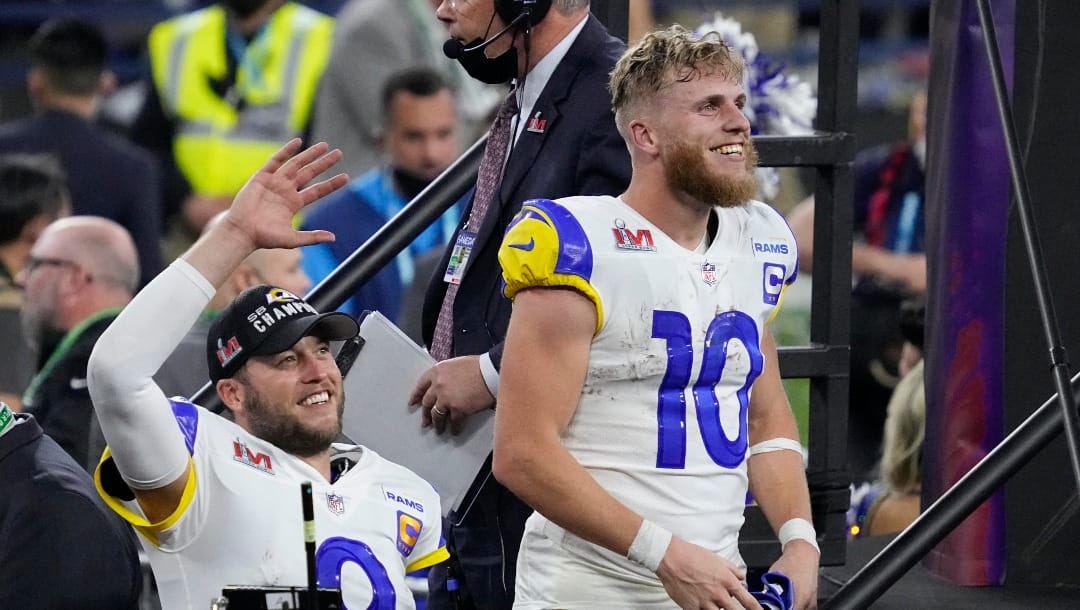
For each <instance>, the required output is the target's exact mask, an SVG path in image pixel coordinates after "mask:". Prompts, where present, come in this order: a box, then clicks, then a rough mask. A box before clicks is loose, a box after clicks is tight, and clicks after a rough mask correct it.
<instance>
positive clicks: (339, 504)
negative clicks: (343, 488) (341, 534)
mask: <svg viewBox="0 0 1080 610" xmlns="http://www.w3.org/2000/svg"><path fill="white" fill-rule="evenodd" d="M326 506H327V507H328V508H329V509H330V512H332V513H334V514H335V515H340V514H343V513H344V512H345V498H342V497H341V496H339V495H337V494H336V493H333V492H331V493H328V494H326Z"/></svg>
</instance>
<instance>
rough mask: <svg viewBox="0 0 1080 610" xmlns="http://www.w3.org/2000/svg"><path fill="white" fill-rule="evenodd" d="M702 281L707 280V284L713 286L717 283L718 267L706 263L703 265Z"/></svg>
mask: <svg viewBox="0 0 1080 610" xmlns="http://www.w3.org/2000/svg"><path fill="white" fill-rule="evenodd" d="M701 279H703V280H705V283H706V284H708V285H710V286H712V285H713V284H715V283H716V265H714V264H712V263H709V262H705V263H702V264H701Z"/></svg>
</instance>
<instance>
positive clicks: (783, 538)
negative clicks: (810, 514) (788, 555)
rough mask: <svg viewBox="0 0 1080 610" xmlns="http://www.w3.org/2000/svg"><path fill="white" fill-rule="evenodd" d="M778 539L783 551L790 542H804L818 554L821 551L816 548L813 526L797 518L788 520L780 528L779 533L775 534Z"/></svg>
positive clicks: (815, 535)
mask: <svg viewBox="0 0 1080 610" xmlns="http://www.w3.org/2000/svg"><path fill="white" fill-rule="evenodd" d="M777 537H778V538H779V539H780V549H781V550H783V548H784V547H785V546H787V543H789V542H791V541H792V540H805V541H807V542H809V543H810V545H811V546H813V547H814V550H816V551H817V552H818V553H820V552H821V549H820V548H818V543H817V532H816V531H814V524H813V523H810V522H809V521H807V520H806V519H800V518H798V517H796V518H794V519H788V520H787V521H786V522H785V523H784V524H783V525H781V526H780V532H779V534H777Z"/></svg>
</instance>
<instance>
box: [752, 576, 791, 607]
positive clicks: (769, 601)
mask: <svg viewBox="0 0 1080 610" xmlns="http://www.w3.org/2000/svg"><path fill="white" fill-rule="evenodd" d="M761 582H762V584H763V585H765V586H764V588H763V589H762V590H761V591H753V592H751V593H750V594H751V595H753V596H754V599H756V600H757V601H758V603H759V604H761V607H762V608H765V610H791V609H792V608H794V607H795V591H794V589H793V587H792V586H791V579H790V578H788V577H787V576H784V575H783V574H781V573H780V572H766V573H765V574H762V575H761Z"/></svg>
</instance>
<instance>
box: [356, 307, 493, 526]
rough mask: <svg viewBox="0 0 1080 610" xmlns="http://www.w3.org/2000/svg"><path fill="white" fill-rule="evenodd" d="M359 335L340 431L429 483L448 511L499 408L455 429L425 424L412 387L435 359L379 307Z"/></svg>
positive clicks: (478, 458)
mask: <svg viewBox="0 0 1080 610" xmlns="http://www.w3.org/2000/svg"><path fill="white" fill-rule="evenodd" d="M360 337H361V338H362V339H363V345H362V346H361V348H360V351H359V353H358V354H356V357H355V361H354V362H353V363H352V365H351V367H350V368H349V370H348V373H347V374H346V376H345V401H346V403H345V414H344V417H343V422H342V428H343V431H344V433H345V435H346V436H348V437H349V438H350V439H352V440H353V442H356V443H358V444H361V445H364V446H365V447H369V448H371V449H373V450H374V451H375V452H376V453H378V454H379V455H381V456H383V457H384V458H386V459H388V460H390V461H392V462H396V463H398V464H401V465H402V466H405V467H406V468H408V469H410V470H412V471H413V472H415V473H416V474H418V475H420V476H421V477H423V478H424V479H426V480H427V481H428V482H429V483H431V484H432V485H433V486H434V487H435V489H436V491H438V493H439V499H440V500H441V502H442V512H443V515H446V514H447V513H448V512H449V511H450V510H451V509H456V508H457V507H458V505H459V504H460V503H461V500H462V499H463V498H464V496H465V493H466V492H467V491H468V490H469V487H470V486H471V485H472V482H473V479H474V478H475V477H476V474H477V473H478V472H479V471H480V468H481V467H482V466H483V465H484V461H485V460H487V457H488V455H489V454H490V453H491V448H492V443H493V440H494V434H495V417H494V415H495V413H494V412H493V411H484V412H482V413H477V414H476V415H473V416H471V417H469V418H468V419H467V420H466V422H465V425H464V426H463V429H462V430H461V432H459V433H458V434H450V432H444V433H443V434H436V433H435V431H434V430H433V429H432V428H422V427H421V426H420V409H419V407H412V406H409V404H408V399H409V393H410V392H411V391H412V389H413V388H414V387H415V386H416V381H417V380H418V379H419V378H420V375H422V374H423V373H424V371H426V370H428V369H429V368H431V366H433V365H434V364H435V360H434V359H433V358H432V357H431V355H429V354H428V352H427V350H425V349H424V348H422V347H420V346H419V345H417V344H416V343H414V342H413V341H412V339H410V338H409V337H408V335H406V334H405V333H404V332H402V330H401V329H400V328H398V327H397V326H395V325H394V323H393V322H390V321H389V320H387V319H386V317H385V316H383V315H382V314H380V313H379V312H377V311H373V312H370V313H368V314H367V315H366V316H365V317H364V319H363V321H361V323H360Z"/></svg>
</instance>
